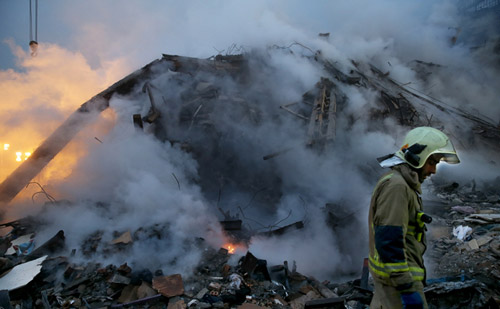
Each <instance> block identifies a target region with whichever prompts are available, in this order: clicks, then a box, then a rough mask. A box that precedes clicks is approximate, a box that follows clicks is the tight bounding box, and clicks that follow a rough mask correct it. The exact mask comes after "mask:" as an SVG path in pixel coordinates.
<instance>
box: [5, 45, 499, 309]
mask: <svg viewBox="0 0 500 309" xmlns="http://www.w3.org/2000/svg"><path fill="white" fill-rule="evenodd" d="M297 45H299V49H300V50H301V52H297V51H295V50H293V49H291V48H289V47H273V48H271V49H269V50H266V51H252V52H248V53H244V54H238V55H217V56H214V57H210V58H208V59H198V58H189V57H182V56H175V55H163V56H162V57H161V59H159V60H155V61H153V62H152V63H150V64H148V65H146V66H145V67H144V68H142V69H140V70H138V71H136V72H134V73H132V74H131V75H129V76H127V77H126V78H124V79H123V80H121V81H119V82H117V83H116V84H114V85H113V86H111V87H110V88H108V89H107V90H105V91H103V92H102V93H100V94H98V95H97V96H95V97H94V98H92V99H91V100H89V101H88V102H86V103H85V104H83V105H82V107H80V108H79V109H78V110H77V111H76V112H75V113H74V114H73V115H72V116H70V117H69V118H68V121H66V122H65V123H64V124H62V125H61V127H60V128H59V129H58V130H56V131H55V132H54V134H53V135H52V136H51V137H49V138H48V139H47V141H46V142H45V143H43V144H42V145H41V146H40V147H39V148H38V149H37V150H36V151H35V152H34V153H33V155H32V156H31V157H30V158H29V159H28V160H27V161H26V162H25V163H23V165H21V166H20V167H19V168H18V169H17V170H16V171H14V172H13V173H12V175H11V176H9V177H8V178H7V179H6V180H5V181H4V182H3V183H2V184H1V185H0V197H1V199H2V201H4V202H5V201H6V202H8V201H10V200H11V199H13V198H14V197H15V196H16V194H18V193H19V191H20V190H22V188H24V187H25V186H26V185H28V184H29V183H30V181H31V180H32V177H33V174H36V172H34V170H35V171H38V172H39V171H40V170H41V169H43V167H44V166H45V165H46V164H48V163H49V162H50V160H51V158H53V157H54V156H56V155H57V153H58V152H59V151H60V150H61V149H62V148H64V146H65V145H66V144H67V143H68V142H69V140H71V138H72V137H73V136H74V135H75V134H76V133H77V132H78V131H79V130H80V129H82V128H83V127H84V125H85V124H86V123H87V122H88V118H91V117H96V115H97V114H98V112H100V111H102V110H105V109H107V108H109V107H111V108H113V109H114V110H116V113H117V117H118V118H119V119H120V122H119V124H117V128H116V131H114V132H112V133H111V134H110V135H113V136H114V137H115V138H116V137H119V138H117V139H115V140H113V139H112V138H109V139H106V138H103V137H100V138H99V141H100V143H98V144H96V145H95V147H96V149H97V150H96V153H99V152H100V151H102V154H106V153H107V152H106V151H105V149H113V150H115V151H118V152H122V153H123V155H127V154H126V152H130V153H132V154H133V155H136V156H137V158H141V159H144V158H146V160H140V161H141V162H133V163H132V162H122V163H121V164H122V165H125V171H126V173H123V174H122V173H120V174H113V173H112V171H115V170H113V164H116V161H119V160H120V159H119V156H118V157H113V158H108V160H109V161H107V164H106V165H102V166H98V167H94V166H93V165H94V162H93V159H95V158H96V157H92V156H90V157H89V158H86V159H84V160H85V162H82V165H81V166H80V167H78V168H77V172H79V173H82V174H84V175H85V177H79V178H78V179H77V180H71V179H68V180H67V181H68V182H71V181H74V182H75V183H77V184H78V186H77V187H78V188H81V190H82V193H81V194H80V195H78V194H77V195H76V196H78V197H80V198H81V199H80V200H78V201H64V200H58V199H55V198H54V197H52V196H51V195H50V192H47V191H46V190H45V189H44V188H43V187H42V186H40V188H41V191H40V192H37V197H38V198H40V197H42V198H45V199H47V200H48V201H47V202H46V203H45V205H44V207H43V209H42V211H40V212H39V213H38V214H37V215H36V216H29V217H26V218H23V219H19V220H14V221H10V222H5V223H3V224H2V227H3V229H5V233H4V235H5V236H3V237H2V243H1V244H2V258H1V263H2V264H1V265H0V266H1V270H2V272H6V274H5V275H4V276H2V277H1V278H0V286H1V287H2V289H3V291H2V294H1V298H0V301H1V302H2V304H1V305H2V306H3V307H5V308H13V307H16V308H33V307H35V308H59V307H60V308H121V307H136V308H165V307H170V308H186V307H193V308H211V307H214V308H231V307H238V308H259V307H263V308H322V307H329V308H353V307H356V308H363V307H366V306H367V305H368V304H369V302H370V299H371V294H372V286H371V282H370V278H369V276H368V270H367V265H366V263H364V261H365V259H364V258H365V257H366V250H365V248H366V241H365V240H364V238H365V237H364V236H363V233H362V232H360V230H361V231H364V226H365V225H366V222H365V221H366V220H365V219H366V215H365V214H366V210H365V208H366V207H365V205H367V198H369V194H365V193H360V192H364V191H366V192H369V190H370V186H371V184H373V183H374V182H375V181H376V179H377V176H378V175H380V173H381V171H380V169H379V168H378V167H377V165H376V161H375V160H373V159H374V157H376V156H377V155H384V154H385V153H379V154H375V152H378V151H387V152H389V151H390V150H389V149H390V146H391V145H382V141H386V140H387V135H384V133H385V132H389V131H395V130H396V131H397V130H401V132H404V131H405V130H406V129H407V128H410V127H415V126H422V125H427V126H433V127H437V128H440V129H442V130H444V131H446V132H447V133H448V134H450V135H451V136H452V138H453V139H454V140H456V141H457V143H458V145H459V146H460V147H459V148H461V149H471V148H474V149H485V150H484V151H488V152H491V153H498V151H497V150H498V147H499V144H498V140H499V137H500V129H499V128H498V126H496V125H495V124H494V123H493V122H492V121H490V120H488V118H486V117H483V116H480V115H478V114H476V113H471V112H467V111H465V110H462V109H460V108H459V107H457V106H453V105H449V104H446V103H444V102H442V101H439V100H438V99H435V98H433V97H430V96H427V95H425V94H423V93H422V92H420V91H418V90H416V89H414V88H412V87H409V86H408V85H405V84H402V83H400V82H398V81H396V80H395V79H393V78H392V76H391V72H390V71H383V70H381V69H379V68H377V67H376V66H374V65H373V64H370V63H363V62H360V61H355V60H350V61H348V62H344V61H342V62H339V61H336V60H334V59H330V58H328V57H327V56H325V55H323V53H322V52H321V51H311V50H310V49H308V48H306V47H305V46H301V45H300V44H297ZM290 63H293V65H296V66H300V67H301V72H308V73H307V78H306V77H299V78H295V79H282V80H280V79H279V77H280V76H283V74H291V75H293V74H292V73H293V69H290V68H288V67H286V66H285V67H283V66H280V65H284V64H290ZM412 65H413V66H412ZM410 67H411V68H412V69H413V70H414V72H415V76H420V77H421V78H423V81H424V82H425V76H429V74H432V73H433V72H434V70H439V69H442V68H440V67H439V66H436V65H434V64H430V63H425V62H423V61H415V62H413V64H410ZM304 68H306V70H304ZM277 71H279V72H277ZM278 73H279V74H278ZM311 80H314V82H311ZM360 96H364V97H369V98H371V99H372V100H369V101H370V103H369V104H362V103H360V101H361V100H360V99H359V97H360ZM68 129H69V131H70V132H69V134H68ZM394 133H395V134H397V133H398V132H394ZM360 136H368V137H372V138H373V139H375V140H380V141H381V145H380V149H381V150H379V149H377V150H375V149H372V148H371V147H372V146H371V145H372V144H370V145H369V146H370V147H368V146H367V145H363V142H362V141H363V139H359V140H358V141H356V140H355V139H353V137H360ZM125 144H126V145H127V147H125V146H124V145H125ZM153 144H154V145H155V146H154V147H156V148H153V147H151V148H150V147H145V146H147V145H153ZM158 145H161V146H158ZM130 146H132V147H130ZM141 146H144V147H143V148H141ZM384 147H387V148H384ZM151 149H154V151H155V152H157V153H160V154H161V155H163V156H165V157H168V160H170V161H169V162H173V163H169V164H164V163H161V164H159V165H158V164H156V161H154V160H155V159H154V157H152V156H151V157H150V156H148V155H147V154H144V152H148V151H151ZM130 153H129V154H130ZM353 157H355V159H353ZM148 160H149V161H148ZM497 160H498V158H497V157H496V156H494V155H493V156H492V160H491V161H493V162H496V161H497ZM360 162H361V163H360ZM127 164H129V165H127ZM134 164H139V165H138V166H139V169H135V167H136V166H135V165H134ZM491 164H496V163H491ZM133 167H134V168H133ZM96 169H102V170H103V171H104V173H103V174H106V173H108V174H107V175H104V176H103V177H106V179H107V180H108V181H107V183H105V184H102V183H101V182H97V181H96V180H95V179H94V178H93V177H94V176H93V175H92V172H96ZM159 170H160V172H158V171H159ZM84 171H86V172H87V173H85V172H84ZM125 175H126V176H127V177H130V178H131V179H133V180H131V181H129V182H126V183H125V184H120V185H117V187H113V184H114V183H115V182H116V181H117V180H116V179H115V178H120V176H122V177H125ZM151 175H154V176H155V177H158V178H154V177H153V176H151ZM335 175H337V176H336V177H335ZM75 178H76V177H75ZM145 179H146V181H145ZM494 181H497V183H496V185H494V184H493V183H494ZM429 187H430V189H431V190H430V191H431V192H432V193H431V194H430V196H429V197H428V198H429V199H432V203H430V205H431V207H430V208H429V210H428V212H429V213H430V214H431V215H432V216H433V218H434V220H433V223H432V224H431V225H429V229H430V232H431V237H430V245H429V248H430V249H429V250H428V255H429V256H428V257H427V259H428V260H429V261H430V264H431V265H433V266H434V267H433V268H434V269H433V270H432V275H433V277H429V278H427V282H428V286H427V287H426V290H425V292H426V296H427V297H428V300H429V306H430V307H431V308H443V307H446V308H463V307H469V308H482V307H484V308H486V307H488V306H494V305H496V306H498V303H500V290H499V288H498V285H497V284H496V282H498V280H499V279H500V275H499V274H500V265H499V263H498V254H499V248H498V244H499V242H500V233H499V229H500V222H499V216H500V197H499V196H500V191H499V190H498V188H499V187H500V186H498V179H496V180H495V179H493V180H492V181H490V182H487V183H482V182H480V180H477V182H476V180H474V179H469V181H468V182H467V181H465V182H464V181H461V183H457V182H454V183H450V182H447V180H441V181H440V180H439V179H436V181H433V182H432V183H431V184H429ZM61 188H62V189H64V185H61ZM63 191H64V190H63ZM89 192H91V193H93V194H89ZM438 206H439V207H438ZM80 210H83V211H82V212H80ZM141 212H142V213H147V214H148V215H146V216H144V215H143V214H141ZM85 213H87V214H85ZM88 213H92V215H88ZM65 214H66V215H65ZM68 214H71V215H68ZM86 216H88V217H86ZM91 221H92V223H91ZM61 227H64V228H61ZM360 227H363V228H360ZM467 227H468V228H467ZM453 231H455V233H454V232H453ZM459 232H461V233H460V234H459ZM462 234H463V236H462ZM457 235H460V237H457ZM307 242H311V243H312V242H314V243H315V246H313V247H310V248H312V249H311V250H310V251H308V252H294V254H296V255H297V256H299V255H301V256H303V255H306V256H308V257H309V258H310V261H311V260H312V261H314V262H313V263H305V262H303V261H304V260H301V259H295V255H294V256H293V257H286V258H282V255H279V254H277V253H275V252H274V251H282V252H285V251H286V249H285V248H286V247H292V248H299V249H298V250H300V249H301V248H302V250H304V249H303V248H309V247H307V244H306V243H307ZM233 250H234V251H233ZM286 254H290V255H291V253H289V252H286ZM275 256H277V258H276V257H275ZM308 264H314V265H308ZM314 269H316V272H314ZM325 269H328V272H329V273H328V277H329V278H338V280H331V281H328V280H326V278H321V277H320V276H321V275H322V273H324V270H325ZM318 270H319V271H318ZM9 274H10V276H9ZM20 277H23V281H20V280H19V278H20ZM345 278H349V279H345ZM344 279H345V280H344Z"/></svg>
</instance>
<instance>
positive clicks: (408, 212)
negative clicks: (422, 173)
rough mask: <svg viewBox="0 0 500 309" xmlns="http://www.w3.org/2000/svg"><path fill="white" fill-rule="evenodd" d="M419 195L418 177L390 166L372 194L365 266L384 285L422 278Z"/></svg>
mask: <svg viewBox="0 0 500 309" xmlns="http://www.w3.org/2000/svg"><path fill="white" fill-rule="evenodd" d="M420 194H421V189H420V182H419V181H418V175H417V173H416V172H414V171H413V170H412V169H411V168H410V167H409V166H408V165H407V164H400V165H397V166H394V167H392V170H391V171H390V172H389V173H387V174H385V175H384V176H382V178H380V180H379V181H378V183H377V185H376V186H375V189H374V191H373V194H372V200H371V203H370V212H369V219H368V220H369V226H370V229H369V236H370V239H369V242H370V256H369V262H370V263H369V266H370V272H371V273H372V276H373V278H374V279H375V280H378V281H379V282H382V283H384V284H386V285H390V286H394V287H398V286H411V284H412V283H413V282H414V281H423V280H424V279H425V268H424V261H423V255H424V252H425V248H426V245H425V234H424V229H425V226H424V225H423V224H421V221H420V220H419V218H420V217H419V215H418V214H419V213H421V212H422V211H423V210H422V200H421V198H420V196H419V195H420ZM418 222H420V224H419V223H418Z"/></svg>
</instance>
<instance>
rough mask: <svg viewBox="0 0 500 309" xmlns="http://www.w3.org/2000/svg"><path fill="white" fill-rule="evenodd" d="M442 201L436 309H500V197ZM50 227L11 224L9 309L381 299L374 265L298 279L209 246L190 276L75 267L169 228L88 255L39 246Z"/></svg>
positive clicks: (432, 288)
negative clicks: (349, 273)
mask: <svg viewBox="0 0 500 309" xmlns="http://www.w3.org/2000/svg"><path fill="white" fill-rule="evenodd" d="M496 188H498V186H497V187H496ZM436 193H437V195H436V198H438V199H436V200H435V201H434V203H428V204H429V205H432V206H430V207H428V209H429V208H430V209H429V210H428V211H429V213H430V214H432V216H433V222H432V223H431V224H430V225H429V228H430V231H429V234H428V235H429V238H430V240H429V249H428V252H429V254H428V257H427V261H428V264H429V263H430V264H432V265H434V269H433V270H432V274H433V275H434V277H433V278H427V283H428V285H427V287H426V288H425V293H426V297H427V299H428V302H429V306H430V308H497V307H498V304H499V303H500V286H499V285H498V282H499V280H500V263H499V260H500V198H499V195H498V194H499V193H500V192H499V191H498V189H493V187H492V189H491V190H489V191H475V189H474V186H465V187H460V186H457V184H456V183H453V184H451V185H449V186H442V187H440V188H436ZM51 207H59V206H58V205H51ZM41 224H43V223H42V222H37V221H36V220H35V219H34V218H30V217H27V218H24V219H22V220H18V221H14V222H10V223H6V224H4V225H2V228H3V229H9V230H10V232H9V233H8V234H7V235H6V236H4V237H2V243H1V247H2V258H1V259H0V261H1V271H2V272H5V273H4V274H3V276H2V277H1V278H0V289H1V290H2V297H1V299H0V301H1V304H0V305H1V306H3V308H167V307H168V308H186V307H189V308H304V307H305V308H323V307H328V308H364V307H366V306H367V305H368V304H369V302H370V299H371V295H372V292H371V291H372V286H371V284H370V280H369V278H368V272H367V269H366V268H365V267H360V272H359V275H358V278H357V279H355V280H349V281H345V282H328V281H323V282H320V281H318V280H317V279H315V278H314V277H311V276H307V275H304V274H301V273H299V272H297V265H295V262H294V261H284V262H283V264H278V265H270V264H268V263H267V261H266V260H263V259H260V258H259V257H257V256H254V255H253V254H252V253H251V252H250V251H246V252H243V253H239V254H234V253H230V252H229V251H228V249H225V248H220V249H216V248H213V247H212V246H210V245H208V244H207V243H206V242H205V240H204V239H201V238H199V239H192V241H191V242H190V243H186V244H184V245H185V246H192V247H196V248H197V249H199V250H201V251H202V252H203V254H202V257H201V259H200V262H199V264H198V265H197V266H196V267H195V268H194V269H193V271H192V272H191V273H187V274H182V275H181V274H175V273H164V272H163V270H162V269H148V268H138V269H132V268H131V267H130V266H129V265H128V264H127V263H124V264H121V265H113V264H109V265H104V264H101V263H97V262H90V263H89V262H84V263H82V262H81V263H76V262H72V260H73V258H72V257H73V256H74V255H75V251H82V252H84V254H86V255H88V256H92V255H93V254H95V252H96V251H97V250H99V248H100V250H104V251H106V252H108V253H109V254H113V253H116V252H122V253H125V254H126V253H127V252H130V247H131V246H132V245H133V243H134V242H137V241H140V239H141V238H142V237H148V238H151V237H156V238H157V240H158V241H162V240H163V241H165V239H163V238H164V237H165V236H166V235H163V230H164V227H162V226H161V225H155V226H151V227H145V228H142V229H139V230H136V231H127V232H124V233H121V234H120V233H116V235H115V236H116V238H115V239H113V240H112V241H111V242H104V241H103V240H102V238H101V235H100V233H99V232H96V233H94V234H92V235H89V237H88V238H87V239H86V240H85V242H84V243H82V244H81V248H68V247H67V245H66V244H65V233H64V231H60V232H58V233H57V234H56V235H54V236H53V237H52V238H51V239H50V240H48V241H47V242H45V243H44V244H41V245H38V244H36V243H35V242H34V240H36V238H37V237H36V231H37V229H38V228H40V226H41ZM228 232H229V231H228ZM229 250H231V248H230V249H229ZM325 263H327V262H325ZM360 266H361V265H360Z"/></svg>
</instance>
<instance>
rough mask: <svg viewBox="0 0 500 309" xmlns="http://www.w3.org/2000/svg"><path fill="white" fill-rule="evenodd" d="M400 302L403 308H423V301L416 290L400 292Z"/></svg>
mask: <svg viewBox="0 0 500 309" xmlns="http://www.w3.org/2000/svg"><path fill="white" fill-rule="evenodd" d="M401 302H402V303H403V308H405V309H423V308H424V302H423V300H422V297H421V296H420V294H418V292H407V293H401Z"/></svg>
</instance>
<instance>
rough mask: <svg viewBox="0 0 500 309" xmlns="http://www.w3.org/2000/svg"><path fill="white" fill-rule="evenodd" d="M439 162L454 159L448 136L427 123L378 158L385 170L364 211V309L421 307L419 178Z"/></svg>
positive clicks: (424, 305) (422, 229) (422, 249)
mask: <svg viewBox="0 0 500 309" xmlns="http://www.w3.org/2000/svg"><path fill="white" fill-rule="evenodd" d="M440 161H445V162H447V163H451V164H454V163H459V162H460V160H459V159H458V156H457V153H456V151H455V148H454V147H453V144H452V143H451V141H450V139H449V138H448V137H447V136H446V135H445V134H444V133H443V132H441V131H439V130H437V129H434V128H431V127H418V128H415V129H413V130H411V131H409V132H408V134H407V135H406V137H405V139H404V142H403V146H402V147H401V148H400V149H399V150H398V151H397V152H396V153H395V154H391V155H389V156H386V157H384V158H380V159H379V162H380V165H381V166H382V167H390V168H391V170H390V171H389V172H388V173H386V174H385V175H383V176H382V177H381V178H380V180H379V181H378V182H377V184H376V186H375V189H374V190H373V194H372V198H371V203H370V212H369V219H368V221H369V237H370V238H369V244H370V255H369V269H370V273H371V275H372V277H373V279H374V285H375V291H374V294H373V299H372V302H371V304H370V308H371V309H373V308H391V309H392V308H427V302H426V300H425V296H424V292H423V288H424V282H425V278H426V273H425V267H424V261H423V255H424V252H425V249H426V244H425V230H426V228H425V223H429V222H430V220H431V219H432V218H431V217H429V216H428V215H426V214H425V213H424V212H423V208H422V199H421V197H420V195H421V194H422V191H421V187H420V186H421V183H422V182H423V181H424V180H425V179H426V178H427V177H428V176H430V175H432V174H434V173H436V165H437V164H438V163H439V162H440Z"/></svg>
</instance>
